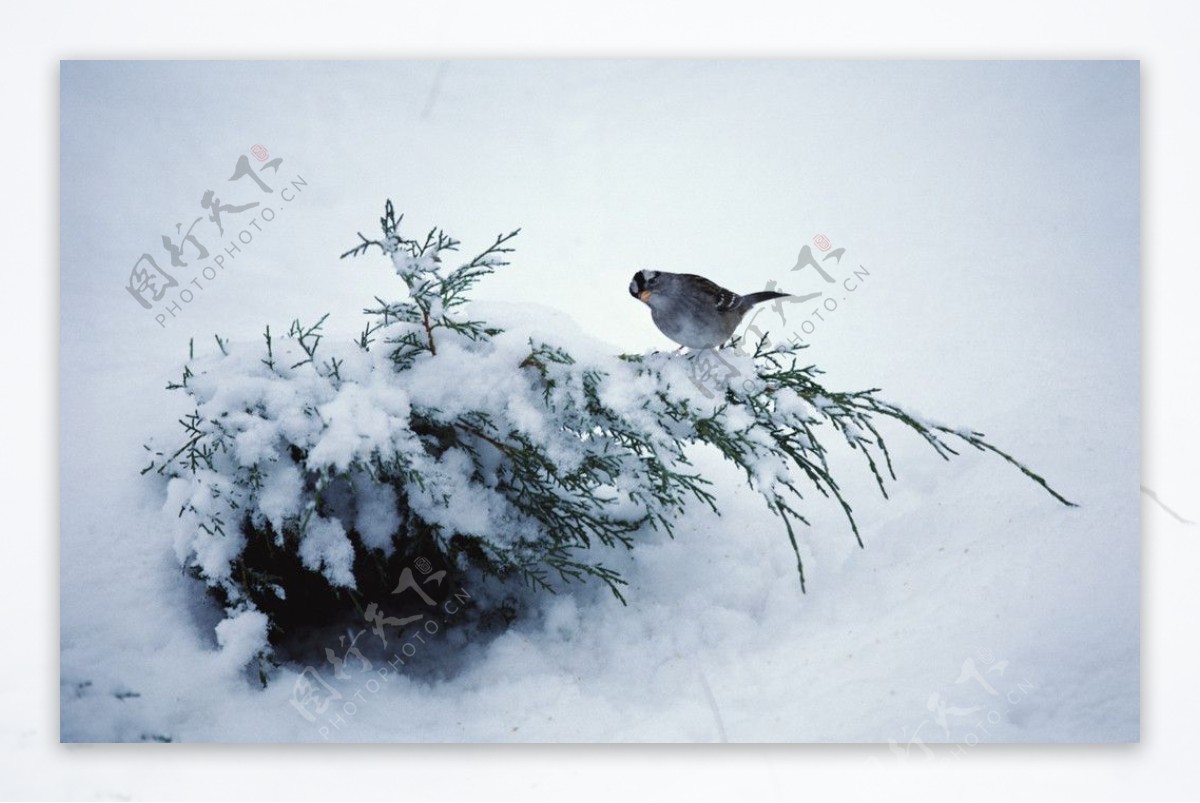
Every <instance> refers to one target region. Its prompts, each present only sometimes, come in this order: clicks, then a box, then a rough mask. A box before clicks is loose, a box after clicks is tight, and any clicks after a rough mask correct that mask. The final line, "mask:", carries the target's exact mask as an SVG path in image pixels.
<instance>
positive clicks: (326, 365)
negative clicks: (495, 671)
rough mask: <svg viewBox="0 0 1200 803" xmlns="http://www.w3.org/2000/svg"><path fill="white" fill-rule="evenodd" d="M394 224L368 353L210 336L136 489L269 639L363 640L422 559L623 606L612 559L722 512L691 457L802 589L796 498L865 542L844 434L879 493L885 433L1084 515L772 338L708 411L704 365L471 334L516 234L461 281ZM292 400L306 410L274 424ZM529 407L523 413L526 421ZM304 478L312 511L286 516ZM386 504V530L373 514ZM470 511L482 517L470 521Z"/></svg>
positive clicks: (293, 329) (375, 242) (888, 469)
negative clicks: (712, 458)
mask: <svg viewBox="0 0 1200 803" xmlns="http://www.w3.org/2000/svg"><path fill="white" fill-rule="evenodd" d="M401 221H402V216H401V217H397V216H396V214H395V212H394V209H393V207H392V204H391V202H390V201H389V202H388V204H387V206H386V209H385V212H384V215H383V217H382V218H380V227H381V231H382V234H381V237H380V239H368V238H367V237H365V236H363V235H361V234H360V235H359V237H360V240H361V242H360V244H359V245H357V246H356V247H354V248H352V249H350V250H348V251H347V252H345V253H344V254H343V255H342V256H343V257H356V256H360V255H364V254H366V253H367V252H368V251H369V250H370V249H371V247H372V246H374V247H377V248H379V249H380V250H381V252H382V253H383V254H384V255H385V256H387V257H388V258H389V259H390V261H391V263H392V266H393V267H394V269H395V270H396V272H397V274H398V275H399V276H400V278H401V279H402V281H403V282H404V286H405V288H406V290H407V297H405V298H403V299H400V300H393V301H385V300H383V299H380V298H376V299H375V302H376V303H375V304H374V305H373V306H371V307H369V308H367V309H366V310H364V313H365V314H366V315H367V323H366V325H365V327H364V329H363V331H362V333H361V335H360V336H359V337H358V338H357V339H356V340H355V341H353V343H340V342H331V341H330V340H329V339H328V338H327V337H326V335H325V332H324V328H323V327H324V325H325V323H326V318H325V317H322V318H321V319H320V320H318V321H316V322H315V323H313V324H310V325H305V324H302V323H301V322H300V321H293V323H292V324H291V326H290V327H289V328H288V329H287V331H286V334H285V335H284V336H283V337H277V336H273V335H272V333H271V329H270V327H269V326H268V327H266V329H265V330H264V333H263V338H262V341H261V343H260V344H249V343H246V344H239V343H236V342H231V341H230V340H226V339H222V338H221V337H219V336H218V337H215V342H216V346H217V349H216V350H215V352H214V353H212V354H209V355H206V356H202V357H197V356H196V355H195V354H194V351H193V350H192V349H190V348H189V360H188V363H187V364H186V365H185V366H184V368H183V372H182V377H181V379H180V381H178V382H172V383H170V384H169V385H168V388H169V389H171V390H173V391H176V392H183V393H185V394H186V395H188V396H189V397H190V403H191V405H192V408H193V409H192V412H190V413H188V414H187V415H184V416H183V417H182V418H180V419H179V425H180V426H181V428H182V442H180V441H175V443H176V444H178V445H177V448H167V449H161V450H160V449H155V448H154V447H151V446H148V447H147V449H148V451H149V452H150V464H149V465H148V466H147V467H146V468H145V469H144V471H143V473H146V474H150V475H152V476H160V477H165V478H168V479H169V480H171V482H172V483H173V485H172V486H170V490H169V494H168V496H169V498H170V499H172V500H175V501H177V502H178V503H179V510H178V515H177V516H176V517H175V521H174V526H175V529H176V548H177V551H178V552H179V554H180V556H181V559H182V560H183V562H184V564H185V567H186V569H187V570H188V571H190V572H191V573H192V574H193V575H194V576H196V577H198V578H201V579H203V580H204V581H205V582H206V583H207V584H208V586H209V588H210V591H211V592H212V593H213V594H215V595H216V596H217V597H218V598H219V599H220V600H221V602H222V603H223V604H224V605H225V606H226V607H227V608H228V609H229V610H230V611H237V610H244V609H256V610H259V611H262V612H264V613H266V614H267V616H268V618H269V621H270V633H271V637H272V638H273V639H277V638H279V637H281V636H283V635H285V634H287V633H291V632H296V631H301V632H302V631H304V630H306V629H308V628H311V627H314V626H316V625H320V624H322V623H336V622H339V621H345V620H347V619H358V620H360V621H361V620H362V618H363V612H364V609H366V608H367V607H368V606H369V605H371V604H374V603H376V602H378V601H380V600H388V599H389V595H390V594H394V593H395V592H394V590H393V589H394V586H395V585H396V580H397V578H398V577H399V576H400V575H401V572H402V571H403V570H404V567H405V566H408V565H410V564H411V562H412V561H414V560H416V559H418V558H425V559H427V560H430V561H431V562H432V564H433V565H434V567H435V568H437V569H439V570H443V569H444V570H447V571H450V572H454V573H456V574H459V575H469V576H472V577H476V578H480V579H486V581H487V582H490V583H493V584H495V585H496V586H497V587H498V588H501V589H504V588H510V587H514V586H515V587H524V588H526V589H531V590H537V591H550V592H556V591H558V590H559V589H560V588H561V587H562V586H563V585H564V584H567V583H571V582H575V581H582V580H587V579H589V578H590V579H592V580H594V581H598V582H600V583H603V584H604V585H605V586H607V587H608V588H609V589H610V590H611V591H612V593H613V595H614V596H615V597H616V598H617V599H619V600H620V601H621V602H622V603H624V602H625V601H626V599H625V595H624V593H623V591H624V588H625V586H626V581H625V580H624V579H623V578H622V577H621V576H620V574H619V573H618V572H617V571H616V570H615V569H614V568H613V567H612V566H611V565H607V564H606V563H605V556H606V555H611V550H624V549H633V548H635V547H636V545H637V543H638V539H639V537H640V534H641V533H644V532H645V531H646V530H647V529H656V530H660V531H663V532H665V533H667V534H669V535H673V534H674V528H675V527H676V526H677V523H678V521H679V517H680V514H682V513H683V512H684V511H685V510H686V509H687V508H688V506H689V505H692V504H701V505H704V506H707V507H709V508H711V509H712V510H714V511H716V510H717V501H718V497H717V495H716V493H715V489H714V488H713V487H712V484H711V482H710V481H709V480H708V479H706V478H705V477H703V476H701V474H700V473H699V472H698V471H697V470H696V468H695V467H694V466H693V465H692V463H691V461H690V460H689V457H688V454H689V450H694V449H695V448H697V447H702V448H711V449H714V450H716V451H717V452H718V453H719V454H721V455H722V456H723V457H724V458H725V459H727V460H729V461H730V462H732V463H733V464H735V465H736V466H738V467H739V468H740V469H742V470H743V472H744V474H745V477H746V482H747V483H748V484H749V485H750V486H751V487H752V488H754V489H755V490H756V491H757V492H758V493H760V494H761V495H762V496H763V498H764V501H765V503H766V505H767V507H768V508H769V509H770V510H771V511H773V512H774V513H775V514H776V515H778V516H779V517H780V518H781V520H782V522H783V525H784V529H785V530H786V533H787V535H788V538H789V541H790V543H791V546H792V549H793V550H794V552H795V555H796V559H797V571H798V573H799V580H800V583H801V586H802V587H803V583H804V574H803V565H802V563H801V562H800V549H799V544H798V541H797V538H798V534H797V530H796V528H795V524H796V523H801V524H807V523H808V522H807V520H806V519H805V517H804V515H803V514H802V512H801V510H802V508H803V501H804V500H803V498H802V496H801V491H802V489H806V488H807V487H814V488H816V489H817V491H818V492H819V493H820V494H822V495H824V496H825V497H828V498H830V499H832V500H835V501H836V502H837V503H838V504H839V505H840V507H841V509H842V510H843V511H844V512H845V514H846V516H847V519H848V521H849V527H850V530H851V531H852V532H853V534H854V535H855V537H856V538H857V537H858V536H859V530H858V524H857V523H856V522H855V519H854V516H853V513H852V509H851V506H850V504H849V502H848V501H847V500H846V498H845V497H844V495H843V493H842V489H841V487H840V486H839V484H838V482H837V480H836V479H835V477H834V476H833V473H832V471H831V468H830V462H829V459H828V457H829V451H828V445H827V444H826V443H825V442H823V440H822V438H824V439H825V440H826V441H828V440H829V436H830V434H832V435H834V437H835V439H839V440H840V441H842V442H844V443H846V444H847V445H848V446H849V448H850V449H852V450H854V451H855V452H857V453H859V454H861V455H862V456H863V458H864V459H865V462H866V465H867V468H868V470H869V471H870V472H871V473H872V475H873V476H874V478H875V480H876V482H877V484H878V487H879V489H880V491H881V492H882V493H883V494H884V495H885V496H886V495H887V489H886V486H885V480H887V479H892V480H894V479H895V473H894V471H893V467H892V458H891V454H890V453H889V451H888V447H887V445H886V444H885V442H884V439H883V437H882V435H881V426H880V422H881V421H884V420H890V421H892V422H895V423H898V424H900V425H902V426H903V427H905V428H907V429H909V430H911V431H913V432H915V433H916V434H917V435H918V436H920V437H921V438H922V439H924V441H925V442H926V443H928V444H929V445H930V446H931V447H932V448H933V449H934V450H935V451H936V452H937V453H938V454H939V455H941V456H942V457H944V458H947V459H949V457H951V456H953V455H955V454H957V452H956V451H955V450H954V449H953V448H952V447H951V442H953V441H955V440H957V441H959V442H965V443H968V444H970V445H971V446H973V447H974V448H976V449H979V450H983V451H990V452H993V453H995V454H997V455H999V456H1001V457H1002V458H1004V459H1005V460H1007V461H1008V462H1010V463H1012V464H1013V465H1015V466H1016V467H1017V468H1018V469H1020V470H1021V471H1022V472H1023V473H1024V474H1025V475H1026V476H1028V477H1029V478H1030V479H1032V480H1034V481H1035V482H1036V483H1038V484H1039V485H1041V486H1042V487H1043V488H1045V490H1047V491H1048V492H1049V493H1050V494H1052V495H1053V496H1054V497H1055V498H1056V499H1058V500H1059V501H1060V502H1062V503H1064V504H1071V503H1070V502H1068V501H1067V500H1066V499H1065V498H1063V497H1062V496H1061V495H1059V494H1058V493H1057V492H1055V491H1053V490H1052V489H1051V488H1050V487H1049V485H1047V483H1046V481H1045V480H1044V479H1043V478H1042V477H1041V476H1039V475H1038V474H1036V473H1034V472H1033V471H1032V470H1030V469H1029V468H1027V467H1026V466H1024V465H1022V464H1021V463H1020V462H1018V461H1017V460H1015V459H1014V458H1012V457H1011V456H1009V455H1008V454H1006V453H1004V452H1002V451H1000V450H999V449H997V448H996V447H994V446H992V445H991V444H989V443H987V442H986V441H985V440H984V437H983V435H981V434H980V433H977V432H973V431H968V430H961V431H960V430H954V429H951V428H947V427H944V426H941V425H937V424H933V423H929V422H925V421H922V420H921V419H920V418H918V417H916V416H913V415H910V414H909V413H907V412H905V411H904V410H903V409H902V408H900V407H897V406H895V405H892V404H890V403H888V402H885V401H883V400H881V399H880V398H878V396H877V391H876V390H868V391H860V392H853V393H839V392H834V391H831V390H828V389H827V388H825V387H823V386H822V385H821V384H820V383H819V382H818V376H819V374H820V372H819V371H818V370H817V369H816V368H815V367H814V366H812V365H808V366H802V365H801V363H800V362H799V358H798V349H797V348H795V347H791V346H784V347H773V346H769V345H768V343H767V340H766V338H763V339H762V340H760V341H759V342H758V343H757V344H756V346H755V348H754V351H753V354H752V355H745V356H744V357H742V358H739V359H743V360H744V361H745V362H746V366H745V367H747V368H748V369H749V370H748V373H749V374H751V375H753V377H754V380H753V381H752V382H749V383H742V384H741V385H739V386H734V385H733V384H727V386H724V387H722V389H721V392H720V393H719V394H717V395H716V397H715V398H706V396H705V395H703V394H698V393H697V392H695V389H694V388H693V387H691V386H690V384H689V381H688V380H689V378H690V377H691V374H692V373H694V368H695V365H694V361H696V360H700V359H702V358H703V355H702V354H697V355H667V354H648V355H636V356H635V355H623V356H620V357H618V356H609V357H604V358H596V357H592V358H590V359H587V360H581V359H580V358H578V357H577V356H576V355H573V354H572V353H571V349H570V348H568V347H566V346H564V345H562V344H556V343H547V342H541V341H540V340H537V339H535V338H533V337H526V338H525V339H523V340H516V341H514V339H513V335H512V333H506V332H505V331H504V330H503V329H502V328H500V327H497V326H492V325H489V324H488V323H486V322H484V321H481V320H476V319H474V318H472V317H471V316H470V315H469V311H468V308H467V302H468V298H469V293H470V291H471V290H472V288H473V287H474V286H475V284H476V283H477V282H478V281H479V280H481V279H482V278H483V277H485V276H487V275H489V274H491V273H492V272H494V271H495V270H497V269H498V268H500V267H503V266H504V265H506V264H508V263H507V258H508V255H509V254H510V253H511V252H512V247H511V243H512V240H513V238H514V237H515V236H516V235H517V233H518V232H517V231H513V232H510V233H509V234H503V235H500V236H498V237H496V239H495V241H494V242H493V243H492V244H491V245H490V246H489V247H488V248H486V249H485V250H483V251H482V252H480V253H479V254H477V255H476V256H474V257H472V258H471V259H469V260H467V261H466V262H464V263H463V264H461V265H460V266H459V267H457V268H454V269H452V270H446V269H445V266H444V260H445V259H446V258H447V257H448V256H449V255H451V254H453V253H454V252H456V251H457V249H458V247H459V245H460V244H459V242H458V241H457V240H455V239H453V238H451V237H449V236H448V235H447V234H446V233H445V232H444V231H442V230H440V229H436V228H435V229H431V230H430V231H429V232H428V233H427V234H426V235H425V236H424V237H423V238H420V239H406V238H405V237H404V236H403V235H402V233H401V231H400V223H401ZM505 338H507V339H505ZM514 342H515V343H516V345H515V346H514ZM729 353H730V354H732V353H733V352H729ZM447 355H453V356H447ZM451 360H453V361H452V362H451ZM438 371H442V372H443V373H442V374H438V373H437V372H438ZM431 372H432V373H431ZM454 375H460V376H465V375H471V376H483V377H487V378H489V379H490V380H492V381H493V382H494V384H495V385H496V386H504V387H507V388H509V390H508V391H507V392H508V393H509V394H511V398H507V399H501V400H500V401H497V400H496V399H491V400H488V399H486V398H483V397H482V396H481V397H480V398H477V399H476V398H472V397H468V398H465V399H454V400H453V401H455V403H456V406H455V407H454V409H451V405H450V404H449V403H448V402H449V401H450V399H449V398H448V397H447V396H446V394H445V393H444V392H440V390H439V388H438V387H437V385H438V383H437V382H434V383H432V384H431V383H430V381H429V378H430V377H431V376H433V377H438V376H443V377H444V378H443V380H442V384H445V383H447V382H451V381H452V377H453V376H454ZM514 378H515V380H514ZM431 387H432V389H431ZM476 387H478V386H476ZM234 390H238V391H239V392H240V395H239V393H234V392H233V391H234ZM439 393H440V395H439ZM280 398H292V399H294V401H293V402H292V404H291V407H290V408H288V409H280V408H279V405H278V399H280ZM364 398H365V399H368V400H369V401H368V402H364V401H363V399H364ZM350 400H354V401H355V403H356V404H360V405H361V404H366V403H369V404H371V405H374V407H373V408H369V409H364V408H362V407H361V406H360V407H356V408H353V409H355V410H357V411H358V412H357V413H356V415H359V416H362V417H365V418H371V419H372V420H373V421H374V420H376V419H378V420H379V421H381V422H384V424H386V426H384V424H380V425H378V426H376V429H373V430H371V431H370V432H365V431H364V432H360V433H359V434H358V435H356V436H354V437H348V436H346V435H345V433H340V431H339V430H338V427H343V428H345V427H346V426H353V425H355V424H356V422H355V421H354V420H353V416H351V420H350V421H349V423H348V422H347V418H346V415H347V414H346V413H345V411H344V410H345V409H347V408H343V407H339V406H338V405H341V404H343V403H348V402H349V401H350ZM510 402H511V403H510ZM516 402H520V404H521V405H523V407H522V409H525V410H527V411H531V412H526V413H525V414H524V415H523V416H517V415H515V414H513V413H512V410H513V409H515V408H514V405H515V403H516ZM401 408H403V409H402V411H399V410H401ZM531 419H532V421H531ZM380 427H384V428H385V429H387V432H386V433H384V434H380ZM339 450H340V451H339ZM347 450H349V451H347ZM343 453H345V454H344V456H343V457H332V456H331V455H335V454H343ZM289 477H295V478H296V479H295V480H294V481H293V482H292V486H294V490H293V491H292V493H293V494H294V495H295V497H296V498H295V500H291V499H290V498H289V499H287V500H285V502H286V503H281V502H280V501H279V499H280V492H279V488H280V487H292V486H289V485H288V484H287V482H285V480H287V479H288V478H289ZM381 499H382V500H385V501H386V502H387V504H388V505H389V510H388V511H385V513H386V515H383V514H378V515H376V514H377V513H378V509H377V508H370V507H369V505H371V504H376V505H378V503H379V500H381ZM470 506H476V507H479V508H480V509H486V510H487V511H488V513H487V515H486V516H483V515H477V516H472V515H467V514H469V513H472V512H474V511H471V510H465V509H464V508H467V507H470ZM364 510H372V511H376V513H373V514H372V516H373V518H372V516H368V517H365V518H364V514H363V511H364ZM378 520H385V521H393V520H394V522H395V526H394V528H393V530H392V531H390V532H389V533H388V534H387V539H386V543H381V542H380V540H379V538H378V533H375V534H372V533H371V531H370V530H371V526H372V521H378ZM342 539H344V542H345V543H344V545H343V541H342ZM859 543H860V545H861V539H860V540H859ZM458 584H459V585H462V584H463V583H462V581H460V582H459V583H458ZM472 584H474V582H473V581H472ZM446 588H449V584H447V585H446ZM444 590H445V589H443V591H444ZM504 604H505V605H507V604H508V603H504ZM485 613H486V612H485Z"/></svg>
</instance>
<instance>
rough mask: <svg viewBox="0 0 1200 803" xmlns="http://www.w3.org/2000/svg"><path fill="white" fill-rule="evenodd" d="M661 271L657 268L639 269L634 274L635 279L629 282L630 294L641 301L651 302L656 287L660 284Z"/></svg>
mask: <svg viewBox="0 0 1200 803" xmlns="http://www.w3.org/2000/svg"><path fill="white" fill-rule="evenodd" d="M658 277H659V272H658V271H656V270H639V271H638V272H637V273H635V274H633V281H631V282H630V283H629V295H631V296H633V297H634V298H636V299H638V300H639V301H641V302H643V303H646V304H649V303H650V296H651V295H653V293H654V288H655V287H656V286H657V285H658Z"/></svg>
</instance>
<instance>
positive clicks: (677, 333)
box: [629, 270, 787, 349]
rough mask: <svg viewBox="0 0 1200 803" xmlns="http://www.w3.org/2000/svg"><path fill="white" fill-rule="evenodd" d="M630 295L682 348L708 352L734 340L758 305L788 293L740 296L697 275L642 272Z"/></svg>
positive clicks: (632, 286) (656, 324) (636, 278)
mask: <svg viewBox="0 0 1200 803" xmlns="http://www.w3.org/2000/svg"><path fill="white" fill-rule="evenodd" d="M629 295H631V296H633V297H634V298H636V299H638V300H639V301H642V302H643V303H644V304H646V306H648V307H650V317H651V318H652V319H653V320H654V325H655V326H657V327H658V328H659V331H661V332H662V333H663V334H664V335H666V336H667V337H669V338H671V339H672V340H674V341H675V342H676V343H678V344H679V345H681V346H687V347H688V348H691V349H709V348H716V347H717V346H719V345H721V344H722V343H724V342H725V341H726V340H728V339H729V338H730V337H732V336H733V332H734V330H735V329H737V327H738V324H739V323H741V322H742V318H743V317H745V315H746V313H747V312H749V311H750V308H751V307H753V306H754V305H755V304H761V303H762V302H764V301H770V300H772V299H775V298H783V297H785V296H787V293H776V292H772V291H763V292H761V293H750V294H748V295H744V296H740V295H738V294H737V293H735V292H733V291H732V290H726V289H725V288H724V287H721V286H720V285H719V284H716V283H715V282H711V281H709V280H708V279H705V278H704V277H703V276H697V275H695V274H694V273H667V272H666V271H661V270H639V271H638V272H637V273H635V274H633V281H631V282H630V283H629Z"/></svg>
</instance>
